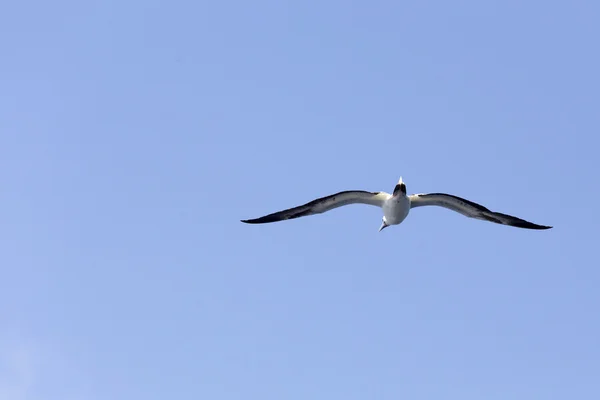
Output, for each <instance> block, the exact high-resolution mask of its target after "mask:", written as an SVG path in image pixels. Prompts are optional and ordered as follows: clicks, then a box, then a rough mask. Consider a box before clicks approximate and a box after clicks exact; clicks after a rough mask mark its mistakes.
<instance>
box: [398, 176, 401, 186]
mask: <svg viewBox="0 0 600 400" xmlns="http://www.w3.org/2000/svg"><path fill="white" fill-rule="evenodd" d="M401 183H402V177H400V179H399V180H398V185H399V184H401Z"/></svg>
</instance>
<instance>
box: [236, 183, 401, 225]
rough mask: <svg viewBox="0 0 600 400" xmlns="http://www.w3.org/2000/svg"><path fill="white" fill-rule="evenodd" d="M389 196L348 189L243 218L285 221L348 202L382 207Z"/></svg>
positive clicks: (260, 221)
mask: <svg viewBox="0 0 600 400" xmlns="http://www.w3.org/2000/svg"><path fill="white" fill-rule="evenodd" d="M389 197H390V194H388V193H385V192H367V191H364V190H347V191H344V192H339V193H336V194H332V195H330V196H325V197H321V198H319V199H316V200H313V201H311V202H309V203H306V204H303V205H301V206H298V207H293V208H288V209H287V210H283V211H278V212H275V213H272V214H269V215H265V216H264V217H260V218H254V219H246V220H242V222H245V223H247V224H266V223H269V222H277V221H285V220H288V219H294V218H299V217H306V216H308V215H314V214H321V213H324V212H326V211H329V210H333V209H334V208H338V207H342V206H345V205H348V204H368V205H372V206H378V207H381V206H383V203H384V202H385V201H386V200H387V199H388V198H389Z"/></svg>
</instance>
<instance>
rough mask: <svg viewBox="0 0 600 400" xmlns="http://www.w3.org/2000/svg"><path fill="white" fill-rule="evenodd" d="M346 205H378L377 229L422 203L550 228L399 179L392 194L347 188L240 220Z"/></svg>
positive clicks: (272, 218) (527, 226)
mask: <svg viewBox="0 0 600 400" xmlns="http://www.w3.org/2000/svg"><path fill="white" fill-rule="evenodd" d="M349 204H368V205H371V206H377V207H380V208H381V209H382V211H383V218H382V224H381V226H380V227H379V230H380V231H381V230H382V229H384V228H386V227H388V226H391V225H399V224H401V223H402V221H404V220H405V219H406V217H407V216H408V213H409V212H410V210H411V209H413V208H416V207H422V206H439V207H444V208H447V209H450V210H452V211H455V212H458V213H460V214H462V215H464V216H467V217H469V218H475V219H479V220H483V221H488V222H493V223H496V224H501V225H509V226H514V227H517V228H525V229H538V230H540V229H550V228H552V227H551V226H544V225H537V224H534V223H531V222H528V221H525V220H523V219H520V218H517V217H513V216H512V215H508V214H503V213H499V212H495V211H491V210H489V209H487V208H485V207H484V206H482V205H480V204H477V203H474V202H472V201H469V200H466V199H463V198H461V197H458V196H454V195H450V194H445V193H428V194H412V195H410V196H407V195H406V185H405V184H404V182H403V181H402V178H400V180H399V181H398V183H397V184H396V187H395V188H394V192H393V193H392V194H389V193H386V192H367V191H364V190H348V191H344V192H339V193H336V194H332V195H330V196H325V197H321V198H319V199H316V200H313V201H311V202H309V203H306V204H303V205H301V206H297V207H293V208H288V209H287V210H283V211H278V212H275V213H272V214H269V215H265V216H263V217H260V218H255V219H249V220H242V222H245V223H247V224H265V223H269V222H277V221H285V220H288V219H294V218H299V217H305V216H308V215H315V214H322V213H324V212H327V211H329V210H333V209H334V208H338V207H342V206H345V205H349Z"/></svg>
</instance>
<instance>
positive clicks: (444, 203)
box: [409, 193, 552, 229]
mask: <svg viewBox="0 0 600 400" xmlns="http://www.w3.org/2000/svg"><path fill="white" fill-rule="evenodd" d="M409 198H410V208H415V207H421V206H439V207H444V208H448V209H450V210H452V211H456V212H458V213H461V214H462V215H465V216H467V217H470V218H475V219H480V220H483V221H489V222H494V223H496V224H502V225H509V226H514V227H517V228H525V229H550V228H552V227H551V226H545V225H537V224H534V223H532V222H529V221H525V220H524V219H521V218H517V217H514V216H512V215H508V214H502V213H499V212H495V211H490V210H488V209H487V208H485V207H484V206H482V205H481V204H477V203H475V202H472V201H470V200H467V199H463V198H462V197H458V196H454V195H451V194H445V193H429V194H413V195H410V196H409Z"/></svg>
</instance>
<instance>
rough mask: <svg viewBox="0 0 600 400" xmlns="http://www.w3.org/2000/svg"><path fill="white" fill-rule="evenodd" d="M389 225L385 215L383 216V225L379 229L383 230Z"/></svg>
mask: <svg viewBox="0 0 600 400" xmlns="http://www.w3.org/2000/svg"><path fill="white" fill-rule="evenodd" d="M388 226H389V225H388V223H387V222H386V221H385V217H383V218H381V226H380V227H379V231H378V232H381V231H382V230H383V229H384V228H387V227H388Z"/></svg>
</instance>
